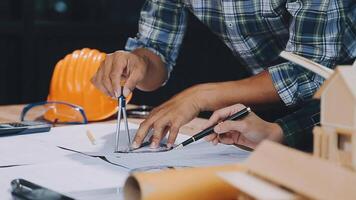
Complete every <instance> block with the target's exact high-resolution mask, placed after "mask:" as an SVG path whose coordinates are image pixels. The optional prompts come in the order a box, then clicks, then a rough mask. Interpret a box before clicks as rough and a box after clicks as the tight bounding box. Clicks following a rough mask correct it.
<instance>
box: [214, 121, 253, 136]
mask: <svg viewBox="0 0 356 200" xmlns="http://www.w3.org/2000/svg"><path fill="white" fill-rule="evenodd" d="M247 128H248V127H247V123H246V122H245V121H244V120H240V121H224V122H223V123H220V124H218V125H216V126H215V128H214V131H215V133H218V134H219V133H226V132H230V131H238V132H241V133H244V132H246V130H247Z"/></svg>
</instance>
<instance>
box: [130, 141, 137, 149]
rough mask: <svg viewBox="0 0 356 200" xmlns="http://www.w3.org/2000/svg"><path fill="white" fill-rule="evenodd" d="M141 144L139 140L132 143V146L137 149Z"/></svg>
mask: <svg viewBox="0 0 356 200" xmlns="http://www.w3.org/2000/svg"><path fill="white" fill-rule="evenodd" d="M138 147H139V146H138V144H137V142H133V143H132V145H131V148H133V149H137V148H138Z"/></svg>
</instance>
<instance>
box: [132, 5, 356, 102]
mask: <svg viewBox="0 0 356 200" xmlns="http://www.w3.org/2000/svg"><path fill="white" fill-rule="evenodd" d="M187 12H191V13H193V14H194V15H195V16H196V17H197V18H198V19H199V20H200V21H201V22H203V23H204V24H205V25H206V26H208V27H209V28H210V30H211V31H212V32H214V33H215V34H216V35H217V36H218V37H219V38H220V39H221V40H222V41H223V42H224V43H225V44H226V45H227V46H228V47H229V48H230V49H231V51H232V52H233V53H234V55H235V56H236V57H238V58H240V59H241V60H242V61H243V62H244V64H245V65H246V66H247V67H248V69H249V70H250V71H251V73H253V74H257V73H259V72H261V71H263V70H264V69H268V71H269V73H270V74H271V77H272V80H273V83H274V86H275V88H276V89H277V91H278V94H279V96H280V97H281V99H282V100H283V101H284V103H285V104H286V105H294V104H297V103H299V102H302V101H304V100H307V99H310V98H311V96H312V95H313V94H314V92H315V91H316V90H317V88H318V87H319V86H320V85H321V84H322V82H323V79H322V78H321V77H320V76H317V75H315V74H314V73H312V72H309V71H307V70H304V69H303V68H301V67H298V66H296V65H295V64H293V63H290V62H284V63H281V64H278V65H274V66H273V64H272V63H274V61H276V60H277V59H278V56H279V53H280V52H281V51H282V50H286V51H290V52H294V53H296V54H299V55H301V56H304V57H307V58H310V59H312V60H314V61H316V62H318V63H320V64H322V65H325V66H327V67H330V68H332V67H334V66H335V65H336V64H340V63H343V62H345V61H349V60H351V59H353V58H355V57H356V52H355V51H356V50H355V48H356V41H355V36H356V33H355V29H356V28H355V24H354V23H355V21H352V18H354V17H355V3H354V2H353V0H308V1H301V0H249V1H241V0H146V2H145V4H144V5H143V8H142V10H141V17H140V21H139V32H138V34H137V37H136V38H129V40H128V42H127V44H126V50H129V51H130V50H134V49H136V48H142V47H144V48H147V49H150V50H152V51H153V52H154V53H156V54H157V55H159V56H160V57H161V59H162V60H163V61H164V62H165V64H166V66H167V68H168V71H169V72H170V71H171V70H172V69H173V66H174V65H175V61H176V59H177V57H178V53H179V48H180V45H181V43H182V40H183V37H184V33H185V31H187V20H188V19H187V18H188V15H187Z"/></svg>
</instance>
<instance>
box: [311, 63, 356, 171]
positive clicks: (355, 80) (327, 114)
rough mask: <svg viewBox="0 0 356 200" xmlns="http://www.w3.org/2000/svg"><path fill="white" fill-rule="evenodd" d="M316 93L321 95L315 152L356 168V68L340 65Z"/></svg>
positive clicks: (315, 135) (318, 96) (319, 155)
mask: <svg viewBox="0 0 356 200" xmlns="http://www.w3.org/2000/svg"><path fill="white" fill-rule="evenodd" d="M314 97H315V98H319V99H321V111H320V117H321V118H320V123H321V127H315V129H314V155H316V156H318V157H321V158H325V159H328V160H330V161H333V162H336V163H339V164H341V165H343V166H345V167H348V168H351V169H353V170H356V68H354V67H351V66H340V67H337V69H336V70H335V72H334V73H333V74H332V75H331V76H330V77H329V79H327V80H326V81H325V82H324V84H323V85H322V86H321V88H320V89H319V90H318V92H317V93H316V94H315V96H314Z"/></svg>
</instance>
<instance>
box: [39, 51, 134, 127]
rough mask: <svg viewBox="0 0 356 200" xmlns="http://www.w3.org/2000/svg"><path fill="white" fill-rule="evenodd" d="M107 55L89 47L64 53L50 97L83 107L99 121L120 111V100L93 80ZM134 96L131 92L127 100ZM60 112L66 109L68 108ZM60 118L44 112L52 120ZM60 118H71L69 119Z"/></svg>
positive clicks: (53, 76) (89, 118) (56, 71)
mask: <svg viewBox="0 0 356 200" xmlns="http://www.w3.org/2000/svg"><path fill="white" fill-rule="evenodd" d="M105 56H106V54H105V53H102V52H99V51H98V50H95V49H88V48H84V49H82V50H76V51H74V52H73V53H71V54H68V55H67V56H65V58H64V59H62V60H60V61H59V62H58V63H57V64H56V67H55V69H54V72H53V75H52V80H51V86H50V91H49V95H48V98H47V100H48V101H60V102H66V103H70V104H74V105H77V106H80V107H82V108H83V110H84V112H85V114H86V117H87V119H88V121H99V120H103V119H106V118H109V117H110V116H112V115H114V114H115V113H116V112H117V103H118V101H117V100H115V99H112V98H111V97H109V96H107V95H105V94H104V93H102V92H101V91H99V90H98V89H96V88H95V86H94V85H93V84H92V83H91V82H90V79H91V78H92V77H93V76H94V74H95V73H96V71H97V70H98V68H99V66H100V63H101V62H103V61H104V60H105ZM131 97H132V93H131V94H130V95H129V96H128V97H127V98H126V102H128V101H129V100H130V99H131ZM57 109H61V108H60V107H58V108H57ZM61 112H62V113H63V112H66V110H62V111H61ZM58 117H59V118H60V117H62V118H63V117H64V116H55V113H53V112H52V113H46V115H45V118H46V119H47V120H49V121H53V119H56V118H58ZM60 120H61V121H66V120H67V121H68V120H69V119H60Z"/></svg>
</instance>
